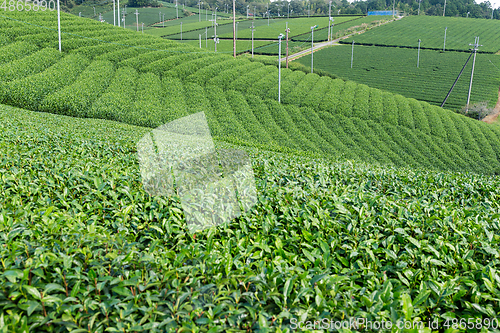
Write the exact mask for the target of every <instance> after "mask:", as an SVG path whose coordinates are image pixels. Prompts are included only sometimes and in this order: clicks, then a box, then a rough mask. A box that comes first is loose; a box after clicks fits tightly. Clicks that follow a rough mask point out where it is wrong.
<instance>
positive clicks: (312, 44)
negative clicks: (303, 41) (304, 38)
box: [311, 25, 318, 73]
mask: <svg viewBox="0 0 500 333" xmlns="http://www.w3.org/2000/svg"><path fill="white" fill-rule="evenodd" d="M317 27H318V25H315V26H313V27H311V73H312V72H313V55H314V52H313V47H314V29H315V28H317Z"/></svg>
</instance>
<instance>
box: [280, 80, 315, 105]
mask: <svg viewBox="0 0 500 333" xmlns="http://www.w3.org/2000/svg"><path fill="white" fill-rule="evenodd" d="M319 79H320V76H319V75H318V74H314V73H313V74H307V75H305V76H304V78H302V80H300V81H299V82H298V83H297V82H293V83H292V85H291V90H290V91H288V92H287V93H286V94H284V95H282V101H283V103H286V104H295V105H299V106H300V105H302V104H303V103H302V101H303V100H305V99H306V98H307V96H308V95H309V94H311V93H312V92H313V91H314V90H315V89H316V83H317V82H318V81H319ZM288 81H290V79H289V80H288ZM318 88H319V87H318ZM319 89H321V88H319Z"/></svg>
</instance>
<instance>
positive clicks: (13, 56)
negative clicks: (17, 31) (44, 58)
mask: <svg viewBox="0 0 500 333" xmlns="http://www.w3.org/2000/svg"><path fill="white" fill-rule="evenodd" d="M35 51H37V47H36V45H33V44H31V43H28V42H14V43H11V44H7V45H5V46H2V47H0V64H5V63H8V62H10V61H14V60H18V59H20V58H22V57H25V56H27V55H29V54H31V53H33V52H35Z"/></svg>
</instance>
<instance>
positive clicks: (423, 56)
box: [298, 23, 500, 109]
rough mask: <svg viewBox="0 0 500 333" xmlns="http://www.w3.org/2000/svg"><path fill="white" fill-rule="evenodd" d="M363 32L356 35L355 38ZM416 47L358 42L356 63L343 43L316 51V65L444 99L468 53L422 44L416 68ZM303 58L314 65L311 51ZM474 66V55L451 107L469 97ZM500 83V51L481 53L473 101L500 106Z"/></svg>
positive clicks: (400, 91)
mask: <svg viewBox="0 0 500 333" xmlns="http://www.w3.org/2000/svg"><path fill="white" fill-rule="evenodd" d="M391 24H393V23H391ZM377 29H382V28H377ZM362 35H363V34H362ZM362 35H360V36H356V42H357V39H358V38H359V37H361V36H362ZM417 53H418V51H417V50H416V49H407V48H398V47H377V46H361V45H356V44H355V45H354V58H353V67H352V68H351V55H352V47H351V45H339V46H334V47H329V48H325V49H322V50H320V51H317V52H315V53H314V67H315V68H317V69H322V70H325V71H327V72H329V73H332V74H334V75H336V76H338V77H342V78H344V79H348V80H353V81H356V82H358V83H363V84H366V85H368V86H370V87H374V88H379V89H383V90H387V91H390V92H393V93H397V94H401V95H403V96H405V97H411V98H415V99H418V100H422V101H426V102H429V103H431V104H434V105H441V103H442V102H443V100H444V98H445V97H446V94H447V93H448V91H449V89H450V88H451V86H452V85H453V82H454V81H455V79H456V78H457V76H458V74H459V73H460V70H461V69H462V66H463V65H464V64H465V61H466V60H467V58H468V56H469V54H467V53H464V52H444V53H443V52H439V51H434V50H421V51H420V63H419V67H418V68H417V57H418V54H417ZM298 61H299V62H300V63H302V64H304V65H306V66H310V65H311V58H310V56H306V57H302V58H300V59H299V60H298ZM471 69H472V60H471V61H469V63H468V65H467V67H466V69H465V70H464V73H463V74H462V76H461V78H460V80H459V81H458V83H457V85H456V87H455V88H454V89H453V92H452V93H451V95H450V97H449V99H448V100H447V102H446V104H445V107H446V108H451V109H459V108H461V107H463V106H464V105H465V104H466V103H467V92H468V89H469V82H470V75H471ZM499 86H500V56H497V55H493V54H478V55H477V58H476V66H475V72H474V80H473V84H472V92H471V102H473V103H474V102H482V101H487V102H488V103H489V105H490V106H491V107H493V106H495V103H496V102H497V99H498V87H499Z"/></svg>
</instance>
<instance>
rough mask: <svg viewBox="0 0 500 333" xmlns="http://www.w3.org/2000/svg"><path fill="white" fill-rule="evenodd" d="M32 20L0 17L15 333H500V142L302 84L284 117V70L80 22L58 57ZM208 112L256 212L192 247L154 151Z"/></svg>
mask: <svg viewBox="0 0 500 333" xmlns="http://www.w3.org/2000/svg"><path fill="white" fill-rule="evenodd" d="M32 14H33V13H15V12H12V13H9V17H5V16H0V26H1V27H2V29H1V30H0V104H10V105H11V106H5V105H0V150H1V151H2V157H1V158H0V258H1V263H2V266H1V268H0V332H29V331H33V332H68V331H70V332H89V331H90V332H134V331H143V332H171V331H172V332H174V331H188V330H189V331H211V332H215V331H219V332H223V331H231V330H232V331H255V332H270V331H275V332H285V331H290V330H293V329H296V328H297V326H294V325H295V324H297V323H298V322H299V321H309V322H310V323H313V322H314V321H318V320H321V321H323V320H328V322H329V323H330V322H331V321H333V322H334V323H335V322H337V323H342V321H344V323H345V322H346V320H347V321H348V320H353V319H354V318H366V320H368V321H370V322H375V321H377V322H382V321H384V322H391V323H394V325H401V323H403V324H404V321H407V322H410V321H422V322H424V323H426V324H425V325H426V326H427V323H428V322H433V323H434V322H436V324H437V325H438V327H439V328H442V327H445V328H446V327H447V325H448V327H451V326H452V325H453V324H457V321H456V320H455V319H456V318H467V319H468V320H469V319H470V320H473V321H474V322H475V323H476V325H481V326H482V327H484V328H485V329H486V330H489V329H490V328H492V327H498V325H497V324H498V322H497V321H496V320H497V319H495V318H497V317H498V315H499V314H500V304H499V302H498V299H499V298H500V294H499V290H500V278H499V276H498V271H499V269H500V261H499V259H500V257H499V251H498V248H499V245H500V225H499V223H498V219H499V214H498V212H499V208H500V207H499V202H500V193H499V188H500V186H499V185H500V182H499V179H498V177H497V176H495V175H493V174H495V173H498V172H500V140H499V136H500V129H499V128H498V127H496V126H492V125H487V124H484V123H480V122H477V121H473V120H471V119H469V118H466V117H463V116H459V115H456V114H454V113H452V112H450V111H447V110H443V109H441V108H438V107H436V106H432V105H430V104H428V103H425V102H419V101H417V100H414V99H407V98H405V97H403V96H401V95H394V94H391V93H388V92H383V91H381V90H378V89H375V88H370V87H368V86H366V85H362V84H357V83H354V82H352V81H347V82H346V81H343V80H340V79H331V78H330V77H326V76H323V77H322V76H319V75H317V74H306V73H304V72H303V71H298V70H297V71H293V70H289V69H282V87H281V89H282V95H281V97H282V103H281V104H279V103H278V102H277V94H278V88H277V85H276V83H277V72H278V69H277V68H276V66H274V65H273V66H271V65H265V64H263V63H261V62H252V61H250V60H249V59H247V58H237V59H233V58H232V57H230V56H228V55H223V54H215V53H213V52H200V51H199V50H197V49H196V48H194V47H191V46H188V45H184V44H180V43H177V42H173V41H168V40H163V39H161V38H158V37H153V36H147V35H144V34H140V33H135V32H133V31H128V30H126V29H123V28H122V29H119V28H114V27H113V26H110V25H108V24H102V23H98V22H95V21H93V20H90V19H82V18H78V17H74V16H70V15H62V20H61V22H62V23H61V25H62V27H63V31H64V33H63V38H62V40H63V52H62V53H61V54H59V52H58V51H55V52H54V49H56V50H57V32H56V30H55V26H56V19H55V13H47V12H45V13H37V14H36V15H32ZM14 106H16V107H23V108H26V109H29V110H21V109H18V108H16V107H14ZM34 111H37V112H34ZM200 111H203V112H205V114H206V117H207V119H208V122H209V125H210V130H211V132H212V134H213V135H214V137H215V143H216V145H217V147H220V148H235V147H237V148H238V149H245V150H246V151H247V152H248V153H249V155H250V157H251V159H252V166H253V171H254V174H255V183H256V186H257V191H258V200H257V204H256V205H255V206H254V207H252V208H251V209H250V210H249V211H248V212H246V213H245V214H243V215H242V216H239V217H238V218H235V219H233V220H232V221H231V222H230V223H228V224H225V225H221V226H218V227H216V228H215V227H214V228H210V229H206V230H203V231H201V232H198V233H194V234H193V233H190V232H189V230H188V228H187V225H186V222H185V219H184V214H183V210H182V205H181V202H180V199H179V197H178V196H177V195H174V196H170V197H161V196H159V197H153V196H149V195H148V194H147V193H146V192H145V191H144V190H143V185H142V183H141V174H140V172H139V165H138V159H137V141H138V140H139V139H140V138H141V137H143V135H144V134H146V133H148V132H150V131H151V129H152V128H154V127H157V126H159V125H162V124H164V123H166V122H169V121H171V120H174V119H177V118H179V117H183V116H186V115H189V114H193V113H197V112H200ZM138 125H139V126H143V127H138ZM492 318H493V319H492ZM311 325H312V324H311ZM476 327H477V326H476ZM451 328H452V327H451ZM423 331H424V332H430V330H423Z"/></svg>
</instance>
